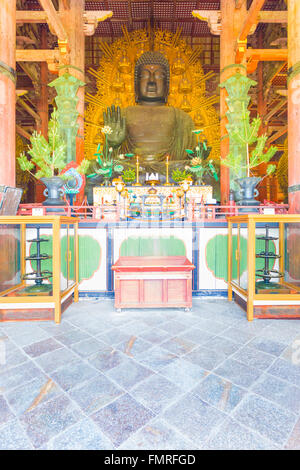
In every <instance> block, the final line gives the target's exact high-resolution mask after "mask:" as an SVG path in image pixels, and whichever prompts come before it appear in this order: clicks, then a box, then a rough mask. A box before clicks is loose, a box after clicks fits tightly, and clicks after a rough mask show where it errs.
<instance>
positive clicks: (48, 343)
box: [23, 338, 63, 358]
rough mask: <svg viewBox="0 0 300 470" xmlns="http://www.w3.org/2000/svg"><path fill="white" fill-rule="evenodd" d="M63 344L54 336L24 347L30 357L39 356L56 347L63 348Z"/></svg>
mask: <svg viewBox="0 0 300 470" xmlns="http://www.w3.org/2000/svg"><path fill="white" fill-rule="evenodd" d="M62 347H63V346H62V344H60V343H58V342H57V341H55V339H53V338H48V339H44V340H43V341H38V342H37V343H33V344H30V345H29V346H26V347H24V348H23V349H24V351H25V353H26V354H28V356H30V357H33V358H35V357H38V356H41V355H42V354H45V353H49V352H51V351H54V350H55V349H60V348H62Z"/></svg>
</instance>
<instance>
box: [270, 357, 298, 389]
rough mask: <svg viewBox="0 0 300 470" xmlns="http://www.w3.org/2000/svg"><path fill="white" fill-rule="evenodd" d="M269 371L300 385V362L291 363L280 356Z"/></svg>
mask: <svg viewBox="0 0 300 470" xmlns="http://www.w3.org/2000/svg"><path fill="white" fill-rule="evenodd" d="M268 372H269V374H272V375H275V376H276V377H279V378H281V379H284V380H287V381H288V382H291V383H292V384H294V385H297V386H298V387H300V364H291V363H290V362H288V361H286V360H285V359H280V358H279V359H276V361H275V362H274V363H273V364H272V365H271V367H270V368H269V369H268Z"/></svg>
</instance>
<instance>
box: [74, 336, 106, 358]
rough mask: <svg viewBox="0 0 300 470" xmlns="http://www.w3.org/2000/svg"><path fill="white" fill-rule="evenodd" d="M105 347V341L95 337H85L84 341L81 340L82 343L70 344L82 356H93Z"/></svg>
mask: <svg viewBox="0 0 300 470" xmlns="http://www.w3.org/2000/svg"><path fill="white" fill-rule="evenodd" d="M105 347H106V344H105V343H103V342H102V341H98V340H97V339H95V338H90V339H85V340H84V341H80V343H74V344H71V345H70V349H71V350H72V351H73V352H75V353H76V354H79V356H81V357H89V356H92V355H93V354H95V353H97V352H98V351H101V350H102V349H103V348H105Z"/></svg>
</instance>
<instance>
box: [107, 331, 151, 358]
mask: <svg viewBox="0 0 300 470" xmlns="http://www.w3.org/2000/svg"><path fill="white" fill-rule="evenodd" d="M115 347H116V349H118V350H119V351H121V352H122V353H124V354H126V355H127V356H129V357H137V356H139V355H140V354H142V353H143V352H145V351H147V350H148V349H150V348H152V347H153V344H152V343H150V342H149V341H145V340H143V339H141V338H138V337H136V336H131V337H130V339H129V340H128V341H124V342H121V343H120V344H117V345H116V346H115Z"/></svg>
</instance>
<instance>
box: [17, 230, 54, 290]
mask: <svg viewBox="0 0 300 470" xmlns="http://www.w3.org/2000/svg"><path fill="white" fill-rule="evenodd" d="M36 231H37V235H36V238H34V239H32V240H28V242H31V243H36V253H34V254H32V255H30V256H27V257H26V258H25V259H26V261H35V262H36V270H35V271H32V272H31V273H28V274H24V276H23V280H25V281H34V282H35V284H33V285H30V286H27V287H26V288H25V289H24V291H25V292H26V293H27V294H30V293H31V294H35V293H36V294H38V293H43V292H44V293H47V292H50V291H51V290H52V284H43V281H44V280H46V279H50V278H51V277H52V272H51V271H49V270H44V271H42V267H41V264H42V261H45V260H47V259H49V258H52V256H50V255H48V254H47V253H41V246H40V245H41V243H44V242H49V239H48V238H41V237H40V227H37V228H36Z"/></svg>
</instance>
